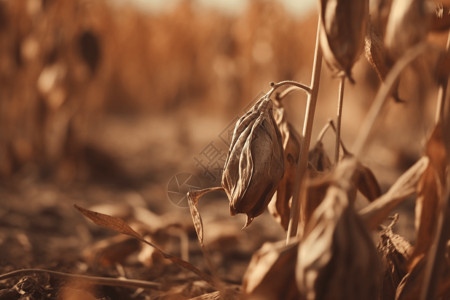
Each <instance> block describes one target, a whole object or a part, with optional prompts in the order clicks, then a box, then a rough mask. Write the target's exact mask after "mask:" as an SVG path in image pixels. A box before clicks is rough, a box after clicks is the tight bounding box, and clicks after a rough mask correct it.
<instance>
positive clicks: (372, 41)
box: [364, 22, 402, 102]
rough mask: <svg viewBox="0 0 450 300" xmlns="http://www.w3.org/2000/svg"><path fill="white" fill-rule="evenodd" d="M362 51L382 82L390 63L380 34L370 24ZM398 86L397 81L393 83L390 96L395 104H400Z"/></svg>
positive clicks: (390, 65)
mask: <svg viewBox="0 0 450 300" xmlns="http://www.w3.org/2000/svg"><path fill="white" fill-rule="evenodd" d="M364 50H365V51H364V52H365V55H366V59H367V61H368V62H369V64H370V65H371V67H372V68H373V69H374V70H375V72H376V73H377V75H378V78H379V79H380V81H384V80H385V78H386V76H387V74H388V73H389V70H390V69H391V67H392V63H390V62H389V61H388V58H387V51H386V49H385V47H384V44H383V37H382V35H381V33H379V32H378V30H377V29H376V28H375V27H374V26H373V25H372V23H371V22H369V24H368V30H367V35H366V38H365V47H364ZM398 86H399V81H397V82H396V83H395V87H394V88H393V92H392V96H393V97H394V99H395V100H396V101H397V102H402V100H401V99H400V97H399V95H398Z"/></svg>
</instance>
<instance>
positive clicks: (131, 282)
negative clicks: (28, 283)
mask: <svg viewBox="0 0 450 300" xmlns="http://www.w3.org/2000/svg"><path fill="white" fill-rule="evenodd" d="M33 274H49V275H51V276H54V277H56V278H58V279H62V280H73V281H77V282H81V283H86V284H88V285H103V286H120V287H127V288H143V289H158V288H160V287H161V284H159V283H156V282H151V281H145V280H135V279H125V278H124V279H121V278H109V277H98V276H87V275H78V274H71V273H64V272H58V271H51V270H45V269H21V270H15V271H12V272H9V273H5V274H1V275H0V281H1V280H5V279H8V278H12V277H18V276H29V275H33Z"/></svg>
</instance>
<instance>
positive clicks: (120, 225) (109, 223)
mask: <svg viewBox="0 0 450 300" xmlns="http://www.w3.org/2000/svg"><path fill="white" fill-rule="evenodd" d="M74 207H75V208H76V209H78V210H79V211H80V212H81V213H82V214H83V215H84V216H85V217H87V218H88V219H90V220H91V221H92V222H94V223H95V224H97V225H98V226H101V227H105V228H108V229H111V230H114V231H116V232H119V233H123V234H126V235H129V236H132V237H135V238H137V239H138V240H142V239H143V238H142V236H141V235H140V234H139V233H137V232H136V231H134V230H133V228H131V227H130V226H128V224H127V223H125V221H124V220H122V219H120V218H117V217H112V216H108V215H105V214H102V213H98V212H95V211H92V210H88V209H85V208H82V207H80V206H78V205H76V204H74Z"/></svg>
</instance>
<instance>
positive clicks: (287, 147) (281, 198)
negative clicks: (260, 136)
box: [268, 107, 301, 230]
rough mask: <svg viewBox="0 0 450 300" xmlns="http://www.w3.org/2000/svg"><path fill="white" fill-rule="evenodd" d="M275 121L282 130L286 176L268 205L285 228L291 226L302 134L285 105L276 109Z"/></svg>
mask: <svg viewBox="0 0 450 300" xmlns="http://www.w3.org/2000/svg"><path fill="white" fill-rule="evenodd" d="M274 118H275V122H276V123H277V125H278V128H279V129H280V132H281V138H282V142H283V150H284V168H285V171H284V176H283V179H282V180H281V182H280V184H279V185H278V188H277V192H276V193H275V195H274V198H273V199H272V201H270V203H269V205H268V209H269V212H270V213H271V214H272V216H273V217H274V218H275V220H276V221H277V222H278V223H280V224H281V226H282V227H283V228H284V230H287V229H288V226H289V215H290V201H291V198H292V194H293V191H294V185H295V182H294V181H295V172H296V170H297V163H298V158H299V153H300V147H301V136H300V134H299V133H298V132H297V131H296V130H295V128H294V126H292V125H291V124H290V123H289V122H287V120H286V112H285V110H284V108H283V107H279V108H277V109H275V110H274Z"/></svg>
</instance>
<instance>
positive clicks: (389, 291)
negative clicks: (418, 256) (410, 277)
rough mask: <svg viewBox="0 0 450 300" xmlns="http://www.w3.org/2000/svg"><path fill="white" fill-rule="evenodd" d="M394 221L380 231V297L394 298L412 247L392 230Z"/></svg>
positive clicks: (405, 270)
mask: <svg viewBox="0 0 450 300" xmlns="http://www.w3.org/2000/svg"><path fill="white" fill-rule="evenodd" d="M396 216H397V217H396V218H395V219H394V221H393V222H392V223H391V224H390V225H389V226H388V227H386V228H384V229H383V230H382V231H381V233H380V242H379V244H378V246H377V249H378V252H379V253H380V256H381V257H382V259H383V266H384V276H383V283H382V288H381V290H382V291H383V292H382V295H381V299H394V298H395V293H396V289H397V286H398V285H399V284H400V282H401V280H402V279H403V277H404V276H405V275H406V274H407V273H408V261H409V259H410V257H411V252H412V247H411V245H410V243H409V242H408V241H407V240H405V239H404V238H403V237H402V236H400V235H398V234H395V233H394V232H393V231H392V226H393V225H394V224H395V222H396V220H397V218H398V215H396Z"/></svg>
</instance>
